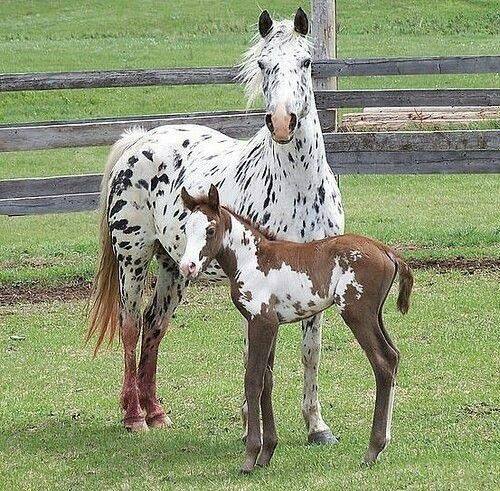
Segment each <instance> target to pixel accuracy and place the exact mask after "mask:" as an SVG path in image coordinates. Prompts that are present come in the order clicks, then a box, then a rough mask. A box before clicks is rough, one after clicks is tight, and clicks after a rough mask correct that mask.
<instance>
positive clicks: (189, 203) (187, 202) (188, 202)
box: [181, 186, 197, 211]
mask: <svg viewBox="0 0 500 491" xmlns="http://www.w3.org/2000/svg"><path fill="white" fill-rule="evenodd" d="M181 198H182V202H183V203H184V206H185V207H186V208H187V209H188V210H189V211H193V210H194V209H195V208H196V205H197V203H196V200H195V199H194V198H193V197H192V196H191V195H190V194H189V193H188V192H187V189H186V188H185V187H184V186H183V187H182V189H181Z"/></svg>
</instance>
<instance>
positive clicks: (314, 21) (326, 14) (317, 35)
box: [311, 0, 338, 131]
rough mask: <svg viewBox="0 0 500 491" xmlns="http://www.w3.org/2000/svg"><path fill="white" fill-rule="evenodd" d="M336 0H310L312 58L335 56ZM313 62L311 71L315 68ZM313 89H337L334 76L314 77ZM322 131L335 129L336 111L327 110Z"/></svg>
mask: <svg viewBox="0 0 500 491" xmlns="http://www.w3.org/2000/svg"><path fill="white" fill-rule="evenodd" d="M336 17H337V9H336V0H323V1H321V2H318V1H316V0H311V38H312V42H313V45H312V55H313V56H312V59H313V62H316V61H317V60H320V59H323V60H327V59H329V60H333V59H336V58H337V30H336ZM314 67H315V64H313V68H312V70H313V73H314V70H315V68H314ZM313 87H314V90H337V88H338V87H337V78H336V77H335V76H325V77H314V79H313ZM321 126H322V128H323V131H336V130H337V111H336V110H334V109H330V110H328V112H327V114H326V115H325V117H324V121H323V123H322V125H321Z"/></svg>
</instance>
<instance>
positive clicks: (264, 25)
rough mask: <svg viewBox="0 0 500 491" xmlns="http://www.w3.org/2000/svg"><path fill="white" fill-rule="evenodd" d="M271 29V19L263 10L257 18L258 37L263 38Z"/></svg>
mask: <svg viewBox="0 0 500 491" xmlns="http://www.w3.org/2000/svg"><path fill="white" fill-rule="evenodd" d="M272 27H273V19H271V16H270V15H269V12H268V11H267V10H264V11H263V12H262V14H260V17H259V32H260V35H261V36H262V37H263V38H265V37H266V36H267V35H268V34H269V32H270V31H271V29H272Z"/></svg>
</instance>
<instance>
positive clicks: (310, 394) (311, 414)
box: [302, 313, 338, 444]
mask: <svg viewBox="0 0 500 491" xmlns="http://www.w3.org/2000/svg"><path fill="white" fill-rule="evenodd" d="M322 319H323V314H322V313H320V314H317V315H315V316H313V317H310V318H309V319H305V320H303V321H302V363H303V365H304V395H303V399H302V415H303V416H304V420H305V423H306V427H307V430H308V437H307V440H308V442H309V443H322V444H332V443H338V440H337V438H335V436H334V435H333V434H332V432H331V430H330V428H329V427H328V426H327V424H326V423H325V422H324V421H323V418H322V417H321V405H320V403H319V399H318V390H319V385H318V372H319V362H320V355H321V322H322Z"/></svg>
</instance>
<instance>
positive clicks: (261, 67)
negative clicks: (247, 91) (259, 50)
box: [257, 60, 265, 70]
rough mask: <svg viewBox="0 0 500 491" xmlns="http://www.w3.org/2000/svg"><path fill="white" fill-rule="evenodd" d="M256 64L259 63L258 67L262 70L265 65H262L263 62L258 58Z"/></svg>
mask: <svg viewBox="0 0 500 491" xmlns="http://www.w3.org/2000/svg"><path fill="white" fill-rule="evenodd" d="M257 65H259V68H260V69H261V70H264V68H265V65H264V62H263V61H262V60H259V61H258V62H257Z"/></svg>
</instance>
